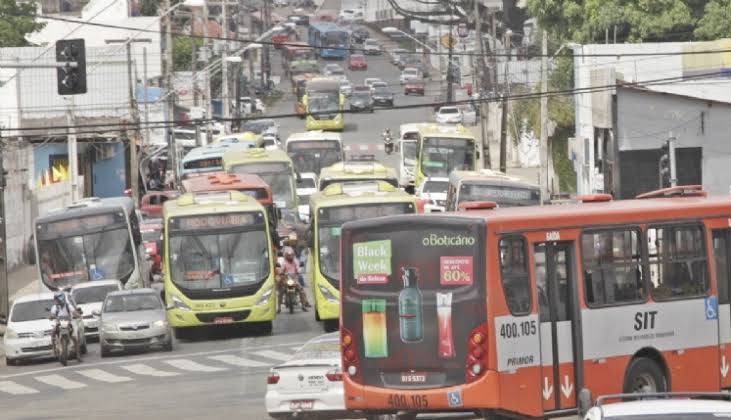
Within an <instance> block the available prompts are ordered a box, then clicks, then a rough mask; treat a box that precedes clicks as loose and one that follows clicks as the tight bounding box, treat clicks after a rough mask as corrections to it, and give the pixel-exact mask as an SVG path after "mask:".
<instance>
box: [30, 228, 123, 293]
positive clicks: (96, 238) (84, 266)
mask: <svg viewBox="0 0 731 420" xmlns="http://www.w3.org/2000/svg"><path fill="white" fill-rule="evenodd" d="M38 254H39V255H40V262H39V266H40V269H41V277H42V279H43V282H44V283H45V284H46V285H49V286H53V287H66V286H72V285H74V284H77V283H80V282H83V281H87V280H102V279H114V280H123V281H124V280H126V278H127V277H129V275H130V274H132V271H133V270H134V269H135V260H134V254H133V252H132V242H131V238H130V234H129V231H128V230H127V229H126V228H123V227H120V228H112V229H108V230H104V231H101V232H96V233H89V234H85V235H74V236H64V237H58V238H54V239H39V241H38Z"/></svg>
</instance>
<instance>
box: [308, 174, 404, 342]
mask: <svg viewBox="0 0 731 420" xmlns="http://www.w3.org/2000/svg"><path fill="white" fill-rule="evenodd" d="M416 211H417V203H416V198H415V197H414V196H413V195H411V194H408V193H406V192H405V191H403V190H400V189H398V188H396V187H394V186H393V185H391V184H389V183H387V182H384V181H371V182H358V183H335V184H331V185H329V186H328V187H327V188H325V189H324V190H323V191H320V192H317V193H315V194H313V195H312V196H310V214H311V215H312V219H311V220H312V222H311V224H310V228H309V231H308V232H307V234H306V237H307V240H308V246H309V249H310V257H309V258H307V266H306V268H305V274H306V276H307V278H308V279H309V282H310V284H311V285H312V296H314V300H315V319H317V320H318V321H323V322H324V327H325V330H326V331H334V330H335V329H337V328H338V319H339V317H340V303H339V301H340V227H341V226H342V224H343V223H345V222H349V221H352V220H363V219H368V218H372V217H379V216H389V215H394V214H413V213H416Z"/></svg>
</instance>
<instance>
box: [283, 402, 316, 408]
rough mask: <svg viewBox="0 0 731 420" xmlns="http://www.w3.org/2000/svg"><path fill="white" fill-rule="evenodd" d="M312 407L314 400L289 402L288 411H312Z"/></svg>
mask: <svg viewBox="0 0 731 420" xmlns="http://www.w3.org/2000/svg"><path fill="white" fill-rule="evenodd" d="M314 406H315V401H314V400H302V401H290V403H289V409H290V410H312V407H314Z"/></svg>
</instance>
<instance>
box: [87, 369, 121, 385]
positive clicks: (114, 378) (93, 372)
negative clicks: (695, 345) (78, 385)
mask: <svg viewBox="0 0 731 420" xmlns="http://www.w3.org/2000/svg"><path fill="white" fill-rule="evenodd" d="M76 373H78V374H80V375H84V376H86V377H87V378H91V379H94V380H97V381H101V382H109V383H112V384H116V383H119V382H128V381H131V380H132V378H130V377H129V376H118V375H114V374H112V373H109V372H107V371H105V370H101V369H86V370H80V371H78V372H76Z"/></svg>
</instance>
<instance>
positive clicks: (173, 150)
mask: <svg viewBox="0 0 731 420" xmlns="http://www.w3.org/2000/svg"><path fill="white" fill-rule="evenodd" d="M164 7H165V10H168V9H170V0H165V6H164ZM170 15H171V14H170V13H168V14H166V15H165V87H166V88H167V90H168V97H167V118H166V120H167V122H168V124H167V135H168V137H167V140H168V167H167V169H168V170H172V173H173V179H174V181H173V182H174V183H175V184H177V181H178V162H177V145H176V143H175V137H174V136H173V122H174V121H175V93H174V92H173V35H172V16H170Z"/></svg>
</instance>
